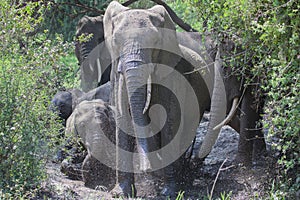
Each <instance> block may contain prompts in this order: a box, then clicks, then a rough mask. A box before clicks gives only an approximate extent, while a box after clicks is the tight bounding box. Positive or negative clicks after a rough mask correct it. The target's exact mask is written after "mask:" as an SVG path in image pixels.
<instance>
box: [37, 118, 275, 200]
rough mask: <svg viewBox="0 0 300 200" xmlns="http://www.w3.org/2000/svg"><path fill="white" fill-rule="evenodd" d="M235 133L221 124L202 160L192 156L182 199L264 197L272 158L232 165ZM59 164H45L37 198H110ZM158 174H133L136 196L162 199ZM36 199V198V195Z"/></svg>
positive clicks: (203, 126) (105, 191) (200, 133)
mask: <svg viewBox="0 0 300 200" xmlns="http://www.w3.org/2000/svg"><path fill="white" fill-rule="evenodd" d="M206 127H207V122H205V121H204V122H202V123H201V124H200V126H199V128H198V131H197V140H196V143H195V149H194V152H196V150H197V148H198V147H199V142H200V141H201V140H202V138H203V136H204V135H205V132H206ZM238 139H239V135H238V134H237V133H236V132H235V131H234V130H233V129H231V128H230V127H228V126H225V127H223V129H222V131H221V134H220V136H219V138H218V141H217V143H216V144H215V146H214V148H213V150H212V152H211V153H210V154H209V156H208V157H207V158H206V159H205V160H204V161H200V160H197V159H192V160H191V161H190V163H189V164H188V166H189V167H188V169H187V170H186V171H185V172H184V177H185V182H184V184H182V185H181V186H180V187H181V188H182V189H181V190H182V191H184V199H208V196H209V195H210V194H213V199H216V198H219V197H221V195H222V194H224V195H225V196H228V197H230V198H228V199H233V200H245V199H258V198H260V199H264V198H263V196H264V195H265V191H266V189H267V188H269V187H270V183H269V182H270V179H271V178H272V174H271V172H272V171H271V170H270V169H272V163H273V162H272V159H271V158H265V159H264V162H263V165H262V166H257V167H255V168H246V167H243V166H239V165H236V164H235V163H234V158H235V155H236V153H237V145H238ZM59 169H60V165H59V164H55V163H50V164H48V165H47V172H48V175H49V178H48V180H47V182H45V184H44V185H43V186H42V188H43V189H42V190H41V191H40V195H39V197H40V199H43V198H47V199H80V200H81V199H112V197H111V195H110V194H109V191H108V189H107V188H106V187H104V186H99V187H97V188H96V189H90V188H87V187H85V186H84V183H83V182H82V181H76V180H71V179H68V178H67V177H66V176H65V175H64V174H62V173H61V172H60V170H59ZM161 183H162V180H161V176H160V174H159V172H156V173H154V174H137V175H136V189H137V191H138V193H137V196H138V198H139V199H155V200H156V199H165V198H162V197H160V196H159V195H158V191H160V189H161ZM38 199H39V198H38Z"/></svg>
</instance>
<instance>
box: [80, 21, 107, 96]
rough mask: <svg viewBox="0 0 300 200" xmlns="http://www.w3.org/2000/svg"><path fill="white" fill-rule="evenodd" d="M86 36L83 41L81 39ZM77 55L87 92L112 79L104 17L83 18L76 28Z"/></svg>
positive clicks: (84, 89)
mask: <svg viewBox="0 0 300 200" xmlns="http://www.w3.org/2000/svg"><path fill="white" fill-rule="evenodd" d="M82 36H86V37H87V38H83V41H81V39H80V38H81V37H82ZM75 55H76V57H77V59H78V62H79V64H80V70H81V87H82V89H83V91H85V92H87V91H89V90H91V89H93V88H95V87H97V86H99V85H102V84H104V83H106V82H107V81H109V79H110V77H109V76H110V66H109V62H110V57H109V54H108V52H107V49H106V46H105V42H104V30H103V16H97V17H89V16H84V17H83V18H81V19H80V20H79V22H78V24H77V27H76V44H75Z"/></svg>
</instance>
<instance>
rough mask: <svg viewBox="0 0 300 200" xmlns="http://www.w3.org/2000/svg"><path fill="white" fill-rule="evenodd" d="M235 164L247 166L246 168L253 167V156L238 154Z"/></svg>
mask: <svg viewBox="0 0 300 200" xmlns="http://www.w3.org/2000/svg"><path fill="white" fill-rule="evenodd" d="M234 163H236V164H237V165H242V166H245V167H251V165H252V158H251V155H249V154H243V153H238V154H237V156H236V157H235V159H234Z"/></svg>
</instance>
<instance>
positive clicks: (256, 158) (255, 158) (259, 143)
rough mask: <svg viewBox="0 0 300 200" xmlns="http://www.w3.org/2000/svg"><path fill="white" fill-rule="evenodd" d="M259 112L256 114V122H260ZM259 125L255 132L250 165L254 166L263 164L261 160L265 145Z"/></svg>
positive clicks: (264, 153)
mask: <svg viewBox="0 0 300 200" xmlns="http://www.w3.org/2000/svg"><path fill="white" fill-rule="evenodd" d="M260 113H262V112H261V111H260V112H257V113H256V115H257V116H256V117H257V118H258V120H261V118H262V117H261V116H260ZM262 130H263V127H262V124H261V123H257V130H256V131H255V139H254V140H253V151H252V163H253V165H254V166H257V165H261V164H263V163H264V161H263V160H262V158H263V157H264V156H265V155H266V153H267V150H266V143H265V138H264V133H263V131H262Z"/></svg>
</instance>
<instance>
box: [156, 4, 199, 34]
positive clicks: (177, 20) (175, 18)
mask: <svg viewBox="0 0 300 200" xmlns="http://www.w3.org/2000/svg"><path fill="white" fill-rule="evenodd" d="M151 1H153V2H155V3H157V4H158V5H162V6H163V7H165V9H166V10H167V11H168V13H169V15H170V17H171V18H172V20H173V21H174V22H175V23H176V24H177V25H178V26H180V27H181V28H182V29H183V30H185V31H188V32H198V31H197V30H195V29H193V28H192V27H191V26H190V25H189V24H187V23H185V22H184V21H183V20H182V19H180V18H179V17H178V16H177V15H176V13H175V12H174V11H173V10H172V9H171V8H170V7H169V6H168V5H167V4H166V3H165V2H163V1H161V0H151Z"/></svg>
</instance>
